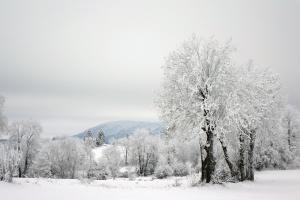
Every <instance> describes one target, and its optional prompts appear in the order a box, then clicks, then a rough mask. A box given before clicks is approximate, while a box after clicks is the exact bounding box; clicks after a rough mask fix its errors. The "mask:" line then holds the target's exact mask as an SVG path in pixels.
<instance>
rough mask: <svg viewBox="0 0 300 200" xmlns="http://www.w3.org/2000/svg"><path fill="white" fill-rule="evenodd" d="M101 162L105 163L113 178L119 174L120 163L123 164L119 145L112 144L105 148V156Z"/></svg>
mask: <svg viewBox="0 0 300 200" xmlns="http://www.w3.org/2000/svg"><path fill="white" fill-rule="evenodd" d="M100 162H103V163H105V165H106V167H107V169H108V171H109V172H110V175H111V176H112V177H113V178H116V177H117V176H118V172H119V168H120V164H121V155H120V151H119V150H118V148H117V146H111V147H108V148H106V149H105V150H104V152H103V158H102V159H101V160H100Z"/></svg>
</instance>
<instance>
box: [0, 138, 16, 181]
mask: <svg viewBox="0 0 300 200" xmlns="http://www.w3.org/2000/svg"><path fill="white" fill-rule="evenodd" d="M18 162H19V156H18V152H17V150H16V149H15V148H14V147H13V146H12V145H10V144H9V143H5V144H0V181H7V182H12V177H13V176H14V175H15V173H16V171H17V167H18Z"/></svg>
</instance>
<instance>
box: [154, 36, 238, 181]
mask: <svg viewBox="0 0 300 200" xmlns="http://www.w3.org/2000/svg"><path fill="white" fill-rule="evenodd" d="M232 51H233V48H232V46H231V45H230V44H229V43H225V44H219V43H218V42H217V41H215V40H209V41H203V40H200V39H199V38H197V37H193V38H192V39H191V40H189V41H187V42H185V43H184V44H183V45H182V46H181V48H179V49H178V50H176V51H174V52H173V53H171V54H170V56H169V58H168V59H167V60H166V64H165V65H164V66H163V70H164V82H163V87H162V92H161V96H160V100H159V101H158V106H159V108H160V111H161V118H162V119H163V121H164V122H166V124H167V125H168V127H169V128H172V129H180V128H181V127H190V129H191V130H192V129H193V130H198V131H199V132H200V131H201V132H203V133H204V137H203V136H202V134H201V136H202V138H203V141H204V144H202V155H201V157H202V159H201V160H202V178H201V179H202V181H203V182H207V183H209V182H211V181H212V177H213V174H214V171H215V165H216V160H215V157H214V140H215V135H216V128H217V127H218V125H219V123H221V122H222V119H223V118H224V116H225V113H226V112H227V107H226V105H227V102H228V101H229V97H230V94H231V93H232V91H233V90H234V84H231V82H232V77H234V76H233V75H231V73H232V71H233V70H232V69H231V68H232V60H231V53H232ZM191 132H192V131H191Z"/></svg>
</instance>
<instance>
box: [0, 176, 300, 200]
mask: <svg viewBox="0 0 300 200" xmlns="http://www.w3.org/2000/svg"><path fill="white" fill-rule="evenodd" d="M191 182H192V180H191V178H190V177H188V178H179V179H175V178H168V179H163V180H159V179H154V180H152V179H150V178H137V179H135V180H128V179H116V180H112V179H111V180H103V181H92V182H85V181H83V180H81V181H80V180H75V179H73V180H72V179H64V180H63V179H42V178H40V179H35V178H21V179H19V178H15V179H14V183H6V182H0V194H1V197H2V198H1V199H7V200H18V199H22V200H41V199H43V200H50V199H51V200H53V199H55V200H60V199H72V200H77V199H78V200H81V199H85V200H88V199H110V200H114V199H130V200H134V199H156V200H158V199H173V200H176V199H185V198H188V199H190V200H192V199H210V200H217V199H222V200H227V199H228V200H248V199H249V200H255V199H259V200H267V199H272V200H276V199H280V200H282V199H289V200H298V199H299V198H300V170H286V171H277V170H276V171H264V172H258V173H257V177H256V181H255V182H243V183H238V184H230V183H227V184H223V185H204V186H197V187H191V186H190V184H191Z"/></svg>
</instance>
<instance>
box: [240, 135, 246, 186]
mask: <svg viewBox="0 0 300 200" xmlns="http://www.w3.org/2000/svg"><path fill="white" fill-rule="evenodd" d="M243 134H244V133H242V132H241V133H240V136H239V142H240V149H239V154H240V158H239V171H240V181H244V180H245V177H246V176H245V136H244V135H243Z"/></svg>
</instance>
